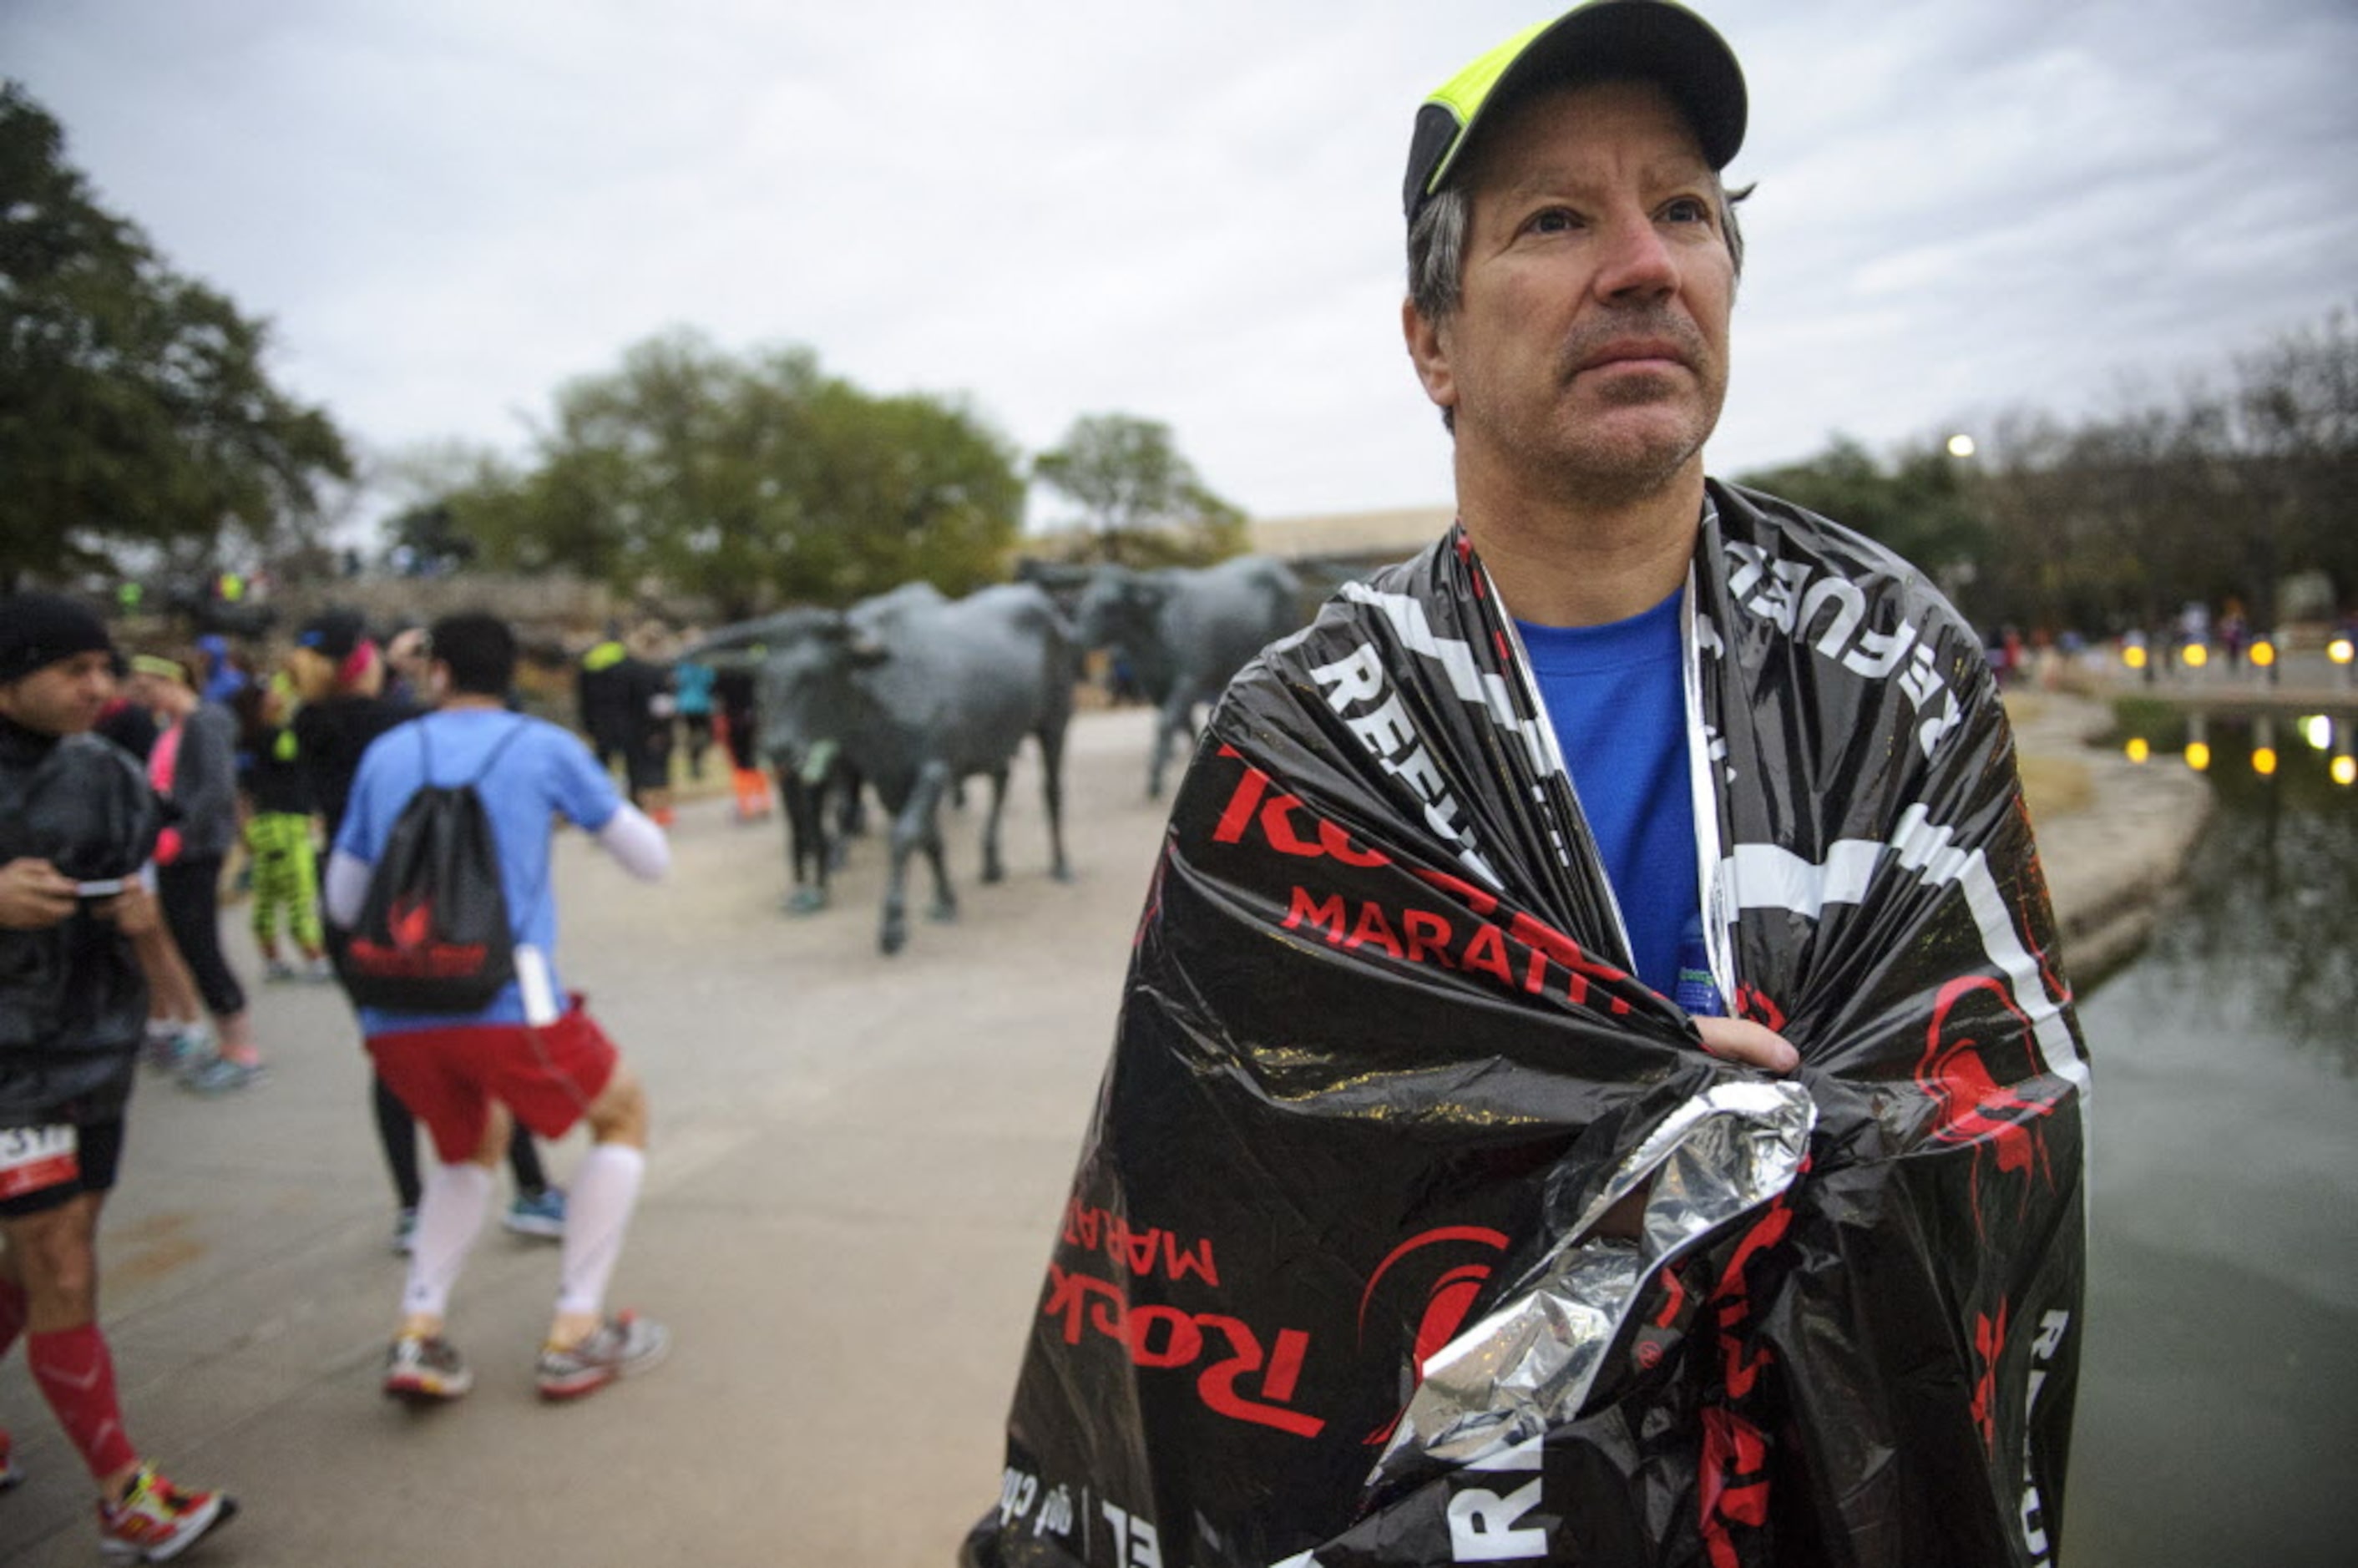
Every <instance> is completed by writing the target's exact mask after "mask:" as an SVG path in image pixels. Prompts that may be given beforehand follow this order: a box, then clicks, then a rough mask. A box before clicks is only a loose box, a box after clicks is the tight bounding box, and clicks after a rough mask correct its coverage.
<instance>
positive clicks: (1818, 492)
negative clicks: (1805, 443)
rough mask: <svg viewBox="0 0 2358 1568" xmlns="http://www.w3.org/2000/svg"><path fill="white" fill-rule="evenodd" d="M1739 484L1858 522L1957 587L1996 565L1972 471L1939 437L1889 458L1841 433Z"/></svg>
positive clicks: (1924, 569) (1740, 479)
mask: <svg viewBox="0 0 2358 1568" xmlns="http://www.w3.org/2000/svg"><path fill="white" fill-rule="evenodd" d="M1736 482H1737V483H1739V484H1744V485H1749V486H1751V487H1753V488H1755V489H1758V490H1765V491H1767V492H1768V493H1770V494H1771V495H1776V496H1780V497H1782V498H1783V499H1785V500H1787V501H1790V502H1791V503H1794V504H1795V505H1797V506H1805V507H1807V508H1809V509H1810V510H1811V511H1812V512H1814V513H1817V514H1819V515H1820V516H1822V517H1831V518H1833V520H1834V521H1835V522H1837V523H1840V524H1844V525H1846V526H1848V527H1852V528H1855V529H1857V530H1858V531H1859V532H1860V533H1862V534H1864V535H1866V536H1867V537H1868V538H1870V539H1873V540H1875V541H1876V542H1877V544H1880V545H1884V546H1888V547H1889V548H1890V549H1892V550H1895V551H1897V552H1898V554H1899V555H1900V556H1901V557H1904V558H1905V559H1907V560H1908V561H1909V563H1910V564H1912V565H1914V566H1915V567H1916V568H1918V569H1919V570H1920V571H1922V572H1924V573H1925V574H1926V575H1928V576H1930V577H1931V579H1933V580H1934V581H1936V582H1940V583H1942V584H1944V585H1947V586H1949V587H1951V588H1952V590H1955V589H1964V588H1966V587H1967V586H1968V585H1970V584H1973V583H1975V582H1978V581H1979V580H1980V579H1981V577H1982V575H1983V573H1984V572H1985V569H1986V568H1987V566H1988V564H1989V557H1990V553H1991V547H1992V536H1991V534H1990V529H1989V524H1988V520H1987V518H1986V515H1985V512H1984V510H1983V508H1982V506H1981V504H1980V503H1979V501H1978V499H1977V498H1976V497H1975V496H1974V494H1973V492H1972V484H1973V470H1972V468H1971V467H1970V466H1969V462H1968V460H1963V459H1959V458H1953V457H1951V456H1950V455H1949V453H1948V452H1947V450H1946V449H1944V448H1943V447H1942V446H1941V445H1940V444H1938V443H1934V442H1930V441H1927V442H1923V443H1921V444H1919V445H1915V446H1910V447H1908V448H1904V449H1901V450H1900V451H1899V452H1898V454H1897V455H1896V456H1895V457H1894V458H1893V459H1892V460H1891V461H1889V462H1888V463H1886V462H1881V461H1878V460H1877V459H1876V458H1875V457H1874V456H1872V455H1871V454H1870V453H1869V452H1868V451H1867V449H1866V448H1865V447H1863V446H1861V445H1860V444H1859V443H1858V442H1857V441H1856V440H1854V439H1853V438H1850V437H1847V436H1836V437H1834V438H1833V440H1832V441H1831V442H1830V443H1829V444H1828V446H1827V448H1826V449H1825V450H1824V451H1823V452H1822V453H1820V454H1819V455H1818V456H1816V457H1814V458H1812V459H1810V460H1807V461H1805V462H1800V463H1791V464H1788V465H1786V466H1785V467H1782V468H1774V469H1763V470H1758V471H1755V472H1752V473H1747V474H1741V475H1738V476H1737V478H1736ZM1961 607H1962V606H1961Z"/></svg>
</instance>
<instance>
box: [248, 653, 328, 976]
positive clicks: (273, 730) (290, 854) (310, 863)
mask: <svg viewBox="0 0 2358 1568" xmlns="http://www.w3.org/2000/svg"><path fill="white" fill-rule="evenodd" d="M231 708H232V711H233V712H235V713H236V714H237V716H238V741H239V755H240V756H241V757H243V759H245V761H244V764H243V766H244V776H243V784H244V789H245V798H246V805H247V810H246V815H245V848H246V853H247V855H248V856H249V858H250V859H251V860H252V862H253V866H254V909H253V922H254V946H256V947H258V948H259V949H260V950H261V952H262V972H263V978H264V979H270V980H292V979H306V980H329V979H334V978H335V972H334V970H332V969H331V968H329V966H328V956H327V952H326V950H325V949H324V948H323V947H322V946H321V934H320V929H319V861H318V859H317V856H316V855H315V853H314V851H313V849H312V844H311V784H310V779H309V776H308V774H307V773H306V772H305V771H304V768H303V763H302V754H301V751H300V748H299V746H298V744H297V741H296V739H295V732H294V731H293V730H289V729H287V725H286V718H287V693H286V690H285V688H284V687H282V686H281V685H280V684H279V683H278V682H277V681H276V680H272V681H265V682H254V683H251V684H249V685H247V686H246V687H243V688H242V689H241V690H240V691H239V692H238V693H237V695H236V696H235V697H233V698H232V699H231ZM281 925H284V926H285V927H286V932H287V935H288V936H289V937H290V938H291V939H292V940H293V941H294V943H295V946H296V947H297V950H298V951H300V952H301V954H302V955H303V961H302V963H301V965H300V966H299V967H298V966H297V965H295V964H290V963H288V962H287V960H286V959H284V958H282V957H279V950H278V934H279V928H280V926H281Z"/></svg>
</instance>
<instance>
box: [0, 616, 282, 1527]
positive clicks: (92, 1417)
mask: <svg viewBox="0 0 2358 1568" xmlns="http://www.w3.org/2000/svg"><path fill="white" fill-rule="evenodd" d="M113 656H114V649H113V647H112V645H111V644H110V643H109V642H108V639H107V635H106V629H105V628H104V626H103V625H102V624H101V623H100V622H99V620H98V618H97V617H96V616H95V615H92V613H91V612H90V611H87V610H85V609H83V608H82V607H81V605H79V604H76V603H75V602H74V601H73V600H68V599H62V598H59V597H58V596H56V595H52V594H42V593H25V594H18V595H16V596H15V597H13V598H10V599H7V600H0V1238H4V1239H5V1243H6V1246H5V1250H0V1351H5V1349H7V1348H8V1347H9V1346H11V1345H13V1344H14V1343H15V1342H16V1339H17V1338H18V1337H19V1336H22V1337H23V1339H24V1341H25V1352H26V1360H27V1363H28V1364H29V1366H30V1368H31V1370H32V1374H33V1381H34V1382H35V1384H36V1385H38V1387H39V1389H40V1390H41V1395H42V1397H43V1399H45V1400H47V1401H48V1403H49V1409H50V1410H51V1411H53V1412H54V1413H55V1414H56V1416H57V1418H58V1423H59V1425H60V1426H61V1427H63V1428H64V1429H65V1433H66V1436H67V1437H68V1438H69V1439H70V1441H71V1442H72V1444H73V1445H74V1447H75V1449H76V1450H77V1451H78V1452H79V1453H80V1454H81V1458H82V1461H83V1463H84V1464H85V1465H88V1466H89V1468H90V1473H91V1475H92V1477H93V1478H94V1479H95V1480H96V1481H97V1483H98V1487H99V1502H98V1516H99V1534H100V1540H101V1544H102V1545H103V1547H104V1549H105V1551H106V1552H107V1554H108V1555H109V1556H110V1557H116V1558H127V1559H131V1560H134V1561H140V1562H160V1561H162V1560H163V1559H165V1558H168V1557H174V1556H178V1554H179V1553H180V1552H182V1551H184V1550H186V1549H187V1548H188V1547H189V1545H190V1544H191V1543H193V1542H194V1541H196V1539H197V1538H198V1537H200V1536H201V1535H203V1534H205V1533H206V1532H207V1531H209V1530H212V1529H213V1528H214V1527H216V1526H218V1525H220V1524H222V1523H223V1522H225V1521H226V1520H227V1519H229V1518H230V1516H231V1515H232V1514H233V1513H234V1512H235V1511H236V1509H237V1505H236V1503H235V1502H234V1501H233V1500H232V1499H231V1498H229V1497H228V1496H227V1495H225V1494H223V1493H221V1492H202V1491H189V1490H187V1489H185V1488H183V1487H176V1486H174V1485H173V1484H172V1483H171V1482H169V1481H168V1480H166V1479H165V1478H164V1477H163V1476H161V1475H159V1474H158V1473H157V1469H156V1466H155V1465H153V1464H152V1463H150V1462H147V1461H146V1460H143V1459H142V1458H141V1457H140V1454H139V1452H138V1450H137V1449H135V1447H133V1446H132V1444H131V1441H130V1439H129V1438H128V1437H127V1436H126V1435H125V1434H124V1425H123V1411H122V1408H121V1403H120V1400H118V1399H117V1397H116V1393H115V1382H114V1358H113V1355H112V1352H111V1351H110V1350H109V1348H108V1346H107V1342H106V1336H105V1335H104V1334H103V1332H102V1331H101V1329H100V1328H99V1325H98V1286H97V1262H96V1255H97V1241H98V1217H99V1209H100V1207H101V1206H102V1205H103V1203H104V1202H105V1200H106V1195H107V1193H108V1191H109V1190H110V1189H112V1188H113V1186H114V1179H115V1173H116V1168H117V1165H118V1162H119V1161H120V1159H121V1156H122V1151H123V1128H124V1120H123V1115H124V1106H125V1104H126V1103H127V1102H128V1100H129V1098H130V1094H131V1086H132V1080H133V1078H134V1076H135V1069H136V1064H137V1061H138V1054H139V1042H140V1036H141V1033H142V1032H143V1030H144V1027H145V1025H146V1017H147V987H146V980H145V979H144V978H143V977H142V974H141V970H140V967H139V963H138V960H137V959H136V957H135V956H134V952H133V942H134V941H135V939H136V938H138V937H140V936H141V935H145V934H148V933H152V932H153V931H154V930H155V929H156V928H157V918H158V917H157V908H156V900H155V898H154V896H153V895H152V894H151V893H150V892H148V891H147V888H146V884H145V882H144V881H143V880H142V877H143V871H144V868H145V867H146V862H147V860H148V857H149V855H150V854H151V852H152V851H153V849H154V848H155V843H156V836H157V826H158V824H157V804H156V798H155V795H154V794H153V792H151V791H150V790H149V789H148V787H147V781H146V779H145V778H143V777H142V776H141V775H140V773H139V769H138V767H137V765H136V764H135V763H134V762H132V761H131V759H130V758H129V757H128V756H127V755H125V754H124V752H122V751H121V750H120V749H118V748H117V747H115V746H114V745H112V744H110V743H109V742H107V741H101V740H98V739H96V738H95V737H93V736H92V735H90V734H89V733H88V731H89V730H90V729H91V727H92V725H94V724H95V723H97V721H98V717H99V714H100V712H101V710H103V708H104V707H105V706H106V701H107V698H108V697H109V696H110V695H111V694H112V691H113V688H114V674H113V670H112V661H113ZM15 1478H16V1471H15V1469H14V1467H13V1466H12V1465H11V1463H10V1459H9V1444H8V1440H7V1437H6V1435H5V1433H0V1487H6V1486H7V1485H9V1484H10V1483H11V1482H12V1481H13V1480H14V1479H15Z"/></svg>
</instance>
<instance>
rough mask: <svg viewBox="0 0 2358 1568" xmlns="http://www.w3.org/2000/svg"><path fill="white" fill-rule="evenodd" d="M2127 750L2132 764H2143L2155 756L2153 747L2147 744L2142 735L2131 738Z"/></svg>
mask: <svg viewBox="0 0 2358 1568" xmlns="http://www.w3.org/2000/svg"><path fill="white" fill-rule="evenodd" d="M2127 750H2128V754H2129V761H2130V762H2144V761H2145V760H2146V759H2147V758H2148V757H2150V756H2152V755H2153V748H2152V746H2150V745H2148V744H2147V741H2146V738H2145V737H2144V736H2142V735H2132V736H2130V737H2129V743H2128V748H2127Z"/></svg>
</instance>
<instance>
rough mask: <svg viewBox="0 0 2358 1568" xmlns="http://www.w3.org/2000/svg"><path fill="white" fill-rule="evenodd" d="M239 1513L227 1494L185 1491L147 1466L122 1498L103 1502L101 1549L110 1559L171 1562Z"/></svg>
mask: <svg viewBox="0 0 2358 1568" xmlns="http://www.w3.org/2000/svg"><path fill="white" fill-rule="evenodd" d="M236 1512H237V1501H236V1499H235V1498H232V1497H231V1496H230V1495H229V1494H228V1493H226V1492H191V1491H187V1490H184V1489H182V1488H181V1487H176V1486H174V1485H172V1483H171V1482H169V1481H168V1480H166V1479H165V1478H164V1477H163V1476H160V1475H158V1474H157V1470H156V1466H155V1465H146V1464H143V1465H140V1466H139V1468H138V1470H137V1471H136V1472H135V1473H134V1475H133V1476H132V1477H131V1485H130V1486H129V1487H126V1488H124V1493H123V1500H122V1501H121V1502H119V1503H106V1502H102V1503H100V1504H99V1505H98V1547H99V1550H100V1551H101V1552H104V1553H105V1554H106V1558H107V1561H108V1562H110V1563H169V1562H170V1561H171V1560H172V1559H173V1558H175V1557H178V1555H179V1554H180V1553H181V1552H186V1551H187V1550H188V1549H189V1547H191V1546H194V1545H195V1544H196V1543H197V1542H198V1541H200V1540H201V1539H202V1538H203V1537H204V1536H205V1535H206V1534H208V1533H209V1532H211V1530H215V1529H217V1528H218V1527H220V1526H222V1525H224V1524H227V1523H228V1522H229V1521H230V1519H231V1518H232V1517H233V1516H234V1515H235V1514H236Z"/></svg>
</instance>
